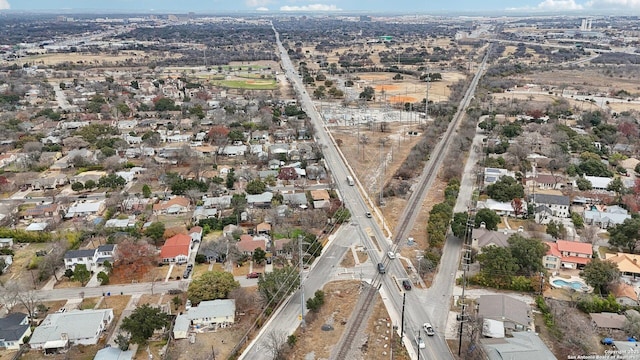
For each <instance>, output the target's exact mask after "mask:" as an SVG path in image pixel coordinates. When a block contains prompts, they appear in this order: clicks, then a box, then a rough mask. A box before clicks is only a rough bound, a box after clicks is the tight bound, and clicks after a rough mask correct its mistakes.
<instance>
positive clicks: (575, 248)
mask: <svg viewBox="0 0 640 360" xmlns="http://www.w3.org/2000/svg"><path fill="white" fill-rule="evenodd" d="M547 247H548V250H547V254H546V255H545V256H543V258H542V263H543V265H544V267H545V268H546V269H549V270H559V269H560V268H565V269H581V268H583V267H584V266H585V265H586V264H588V263H589V262H590V261H591V258H592V256H593V247H592V246H591V244H588V243H582V242H577V241H567V240H558V241H556V242H548V243H547Z"/></svg>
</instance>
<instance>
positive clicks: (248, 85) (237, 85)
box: [212, 80, 278, 90]
mask: <svg viewBox="0 0 640 360" xmlns="http://www.w3.org/2000/svg"><path fill="white" fill-rule="evenodd" d="M212 83H213V84H214V85H217V86H222V87H227V88H232V89H247V90H275V89H277V88H278V84H277V83H276V81H275V80H259V81H256V80H221V81H213V82H212Z"/></svg>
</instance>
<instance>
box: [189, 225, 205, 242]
mask: <svg viewBox="0 0 640 360" xmlns="http://www.w3.org/2000/svg"><path fill="white" fill-rule="evenodd" d="M189 236H191V241H193V242H199V241H202V228H201V227H200V226H194V227H192V228H191V229H189Z"/></svg>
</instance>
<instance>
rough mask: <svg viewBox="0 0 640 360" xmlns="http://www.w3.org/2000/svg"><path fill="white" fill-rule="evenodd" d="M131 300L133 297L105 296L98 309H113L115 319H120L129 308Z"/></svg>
mask: <svg viewBox="0 0 640 360" xmlns="http://www.w3.org/2000/svg"><path fill="white" fill-rule="evenodd" d="M129 300H131V295H114V294H111V296H105V297H104V299H102V302H101V303H100V306H98V309H113V316H114V319H119V318H120V315H122V312H123V311H124V309H125V308H126V307H127V304H128V303H129Z"/></svg>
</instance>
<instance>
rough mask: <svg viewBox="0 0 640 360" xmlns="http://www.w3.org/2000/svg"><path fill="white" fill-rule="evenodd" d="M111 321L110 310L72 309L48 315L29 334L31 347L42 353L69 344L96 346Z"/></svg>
mask: <svg viewBox="0 0 640 360" xmlns="http://www.w3.org/2000/svg"><path fill="white" fill-rule="evenodd" d="M112 321H113V309H100V310H73V311H68V312H62V313H54V314H49V315H47V317H46V318H45V319H44V320H43V321H42V323H40V326H38V327H37V328H36V329H35V330H34V331H33V335H31V340H30V341H29V345H31V348H32V349H43V350H44V351H45V353H50V352H52V351H57V350H58V349H65V348H67V347H69V346H70V345H95V344H97V343H98V340H99V339H100V337H101V335H102V333H103V332H104V331H105V330H106V329H107V328H108V327H109V325H110V324H111V322H112Z"/></svg>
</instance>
